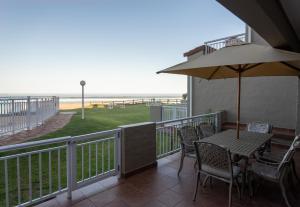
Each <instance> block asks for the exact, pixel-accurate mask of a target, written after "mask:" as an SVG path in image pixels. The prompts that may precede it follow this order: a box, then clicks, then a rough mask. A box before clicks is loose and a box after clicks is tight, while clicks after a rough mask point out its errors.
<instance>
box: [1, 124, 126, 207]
mask: <svg viewBox="0 0 300 207" xmlns="http://www.w3.org/2000/svg"><path fill="white" fill-rule="evenodd" d="M120 133H121V131H120V130H119V129H115V130H109V131H102V132H97V133H92V134H86V135H81V136H75V137H62V138H56V139H48V140H43V141H36V142H27V143H23V144H16V145H9V146H3V147H0V186H1V187H0V206H6V207H8V206H16V205H18V206H29V205H33V204H35V203H37V202H41V201H43V200H47V199H49V198H51V197H54V196H55V195H57V194H60V193H63V192H66V191H67V192H68V196H69V197H71V196H72V191H74V190H76V189H78V188H80V187H83V186H85V185H88V184H91V183H93V182H96V181H99V180H101V179H104V178H106V177H108V176H112V175H117V174H118V172H119V161H120V158H119V156H120Z"/></svg>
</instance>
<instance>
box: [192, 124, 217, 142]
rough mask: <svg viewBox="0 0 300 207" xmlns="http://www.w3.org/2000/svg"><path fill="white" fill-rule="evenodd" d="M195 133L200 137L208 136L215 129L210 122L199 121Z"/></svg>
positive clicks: (212, 133) (213, 132)
mask: <svg viewBox="0 0 300 207" xmlns="http://www.w3.org/2000/svg"><path fill="white" fill-rule="evenodd" d="M196 129H197V133H198V136H199V138H200V139H202V138H205V137H210V136H212V135H214V134H215V132H216V130H215V128H214V126H213V125H212V124H209V123H201V124H199V125H198V126H197V128H196Z"/></svg>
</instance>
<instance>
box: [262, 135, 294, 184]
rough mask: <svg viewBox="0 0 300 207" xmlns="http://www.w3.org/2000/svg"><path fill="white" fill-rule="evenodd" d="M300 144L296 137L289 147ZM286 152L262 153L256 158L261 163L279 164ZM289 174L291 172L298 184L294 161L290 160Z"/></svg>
mask: <svg viewBox="0 0 300 207" xmlns="http://www.w3.org/2000/svg"><path fill="white" fill-rule="evenodd" d="M299 142H300V136H299V135H298V136H296V137H295V138H294V140H293V142H292V144H291V146H290V147H292V146H294V147H297V143H299ZM286 152H287V151H285V150H280V151H278V150H276V152H265V153H263V154H262V155H261V156H259V157H258V159H259V160H262V161H267V162H272V163H280V162H281V160H282V159H283V157H284V155H285V154H286ZM290 167H291V172H292V176H293V177H294V178H295V179H296V180H297V181H298V182H300V180H299V177H298V175H297V172H296V166H295V160H294V159H293V158H292V159H291V166H290Z"/></svg>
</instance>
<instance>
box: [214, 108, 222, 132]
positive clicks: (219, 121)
mask: <svg viewBox="0 0 300 207" xmlns="http://www.w3.org/2000/svg"><path fill="white" fill-rule="evenodd" d="M214 122H215V129H216V132H220V131H221V130H222V111H218V112H216V113H215V120H214Z"/></svg>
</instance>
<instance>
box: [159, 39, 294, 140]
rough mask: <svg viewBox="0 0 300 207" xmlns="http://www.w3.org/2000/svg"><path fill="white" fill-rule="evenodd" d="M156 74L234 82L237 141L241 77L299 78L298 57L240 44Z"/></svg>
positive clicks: (283, 51) (285, 52) (292, 54)
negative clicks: (236, 89)
mask: <svg viewBox="0 0 300 207" xmlns="http://www.w3.org/2000/svg"><path fill="white" fill-rule="evenodd" d="M157 73H172V74H182V75H189V76H194V77H199V78H204V79H208V80H211V79H225V78H238V98H237V111H238V113H237V138H239V124H240V92H241V77H258V76H300V53H294V52H289V51H285V50H279V49H274V48H272V47H269V46H263V45H256V44H242V45H237V46H230V47H225V48H222V49H220V50H217V51H215V52H212V53H210V54H207V55H202V56H200V57H198V58H196V59H194V60H188V61H186V62H183V63H180V64H178V65H175V66H172V67H169V68H167V69H164V70H161V71H158V72H157Z"/></svg>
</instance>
